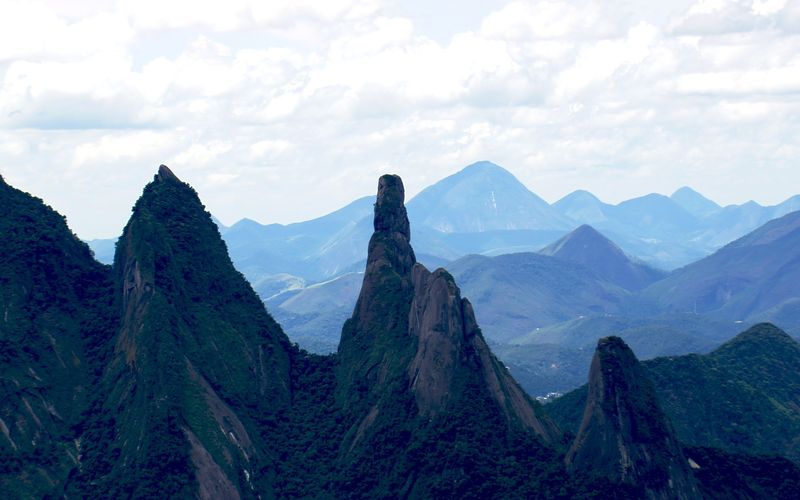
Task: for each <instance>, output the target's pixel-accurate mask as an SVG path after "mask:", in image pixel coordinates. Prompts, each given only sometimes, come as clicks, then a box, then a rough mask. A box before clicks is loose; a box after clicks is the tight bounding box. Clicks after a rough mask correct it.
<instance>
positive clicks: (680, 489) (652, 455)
mask: <svg viewBox="0 0 800 500" xmlns="http://www.w3.org/2000/svg"><path fill="white" fill-rule="evenodd" d="M566 462H567V467H568V468H569V469H570V471H571V472H573V473H576V474H586V475H590V476H594V477H597V478H607V479H610V480H611V481H612V482H619V483H621V484H624V485H629V486H630V487H631V490H632V491H636V490H638V492H637V494H636V495H635V496H637V497H646V498H663V499H669V498H680V499H691V498H697V497H699V492H698V490H697V484H696V482H695V479H694V476H693V475H692V472H691V470H690V469H689V463H688V462H687V460H686V457H684V455H683V451H682V450H681V447H680V445H679V444H678V441H677V439H676V438H675V435H674V432H673V431H672V428H671V426H670V424H669V422H668V420H667V418H666V416H665V415H664V413H663V411H662V410H661V408H660V407H659V405H658V401H657V398H656V393H655V390H654V389H653V386H652V384H651V383H650V381H649V380H648V379H647V376H646V375H645V373H644V370H642V367H641V366H640V365H639V362H638V361H637V359H636V356H634V354H633V351H631V350H630V348H629V347H628V346H627V345H625V343H624V342H623V341H622V339H620V338H619V337H606V338H603V339H600V341H599V342H598V343H597V350H596V351H595V355H594V358H593V359H592V367H591V370H590V372H589V385H588V395H587V398H586V407H585V409H584V413H583V419H582V421H581V425H580V428H579V430H578V434H577V436H576V437H575V441H574V442H573V444H572V446H571V447H570V449H569V451H568V452H567V456H566Z"/></svg>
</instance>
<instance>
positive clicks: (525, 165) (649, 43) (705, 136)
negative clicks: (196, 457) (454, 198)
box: [0, 0, 800, 239]
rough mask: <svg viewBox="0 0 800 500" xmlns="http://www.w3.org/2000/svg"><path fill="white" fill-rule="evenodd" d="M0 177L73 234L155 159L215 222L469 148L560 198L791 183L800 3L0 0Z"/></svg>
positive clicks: (455, 162) (439, 168)
mask: <svg viewBox="0 0 800 500" xmlns="http://www.w3.org/2000/svg"><path fill="white" fill-rule="evenodd" d="M0 12H1V13H2V15H0V174H2V175H3V177H4V178H5V180H6V181H7V182H9V183H10V184H12V185H14V186H16V187H18V188H20V189H23V190H25V191H28V192H30V193H32V194H34V195H36V196H38V197H41V198H43V199H44V200H45V201H46V202H47V203H48V204H50V205H51V206H53V207H54V208H55V209H56V210H58V211H59V212H61V213H62V214H64V215H66V216H67V219H68V221H69V224H70V226H71V228H72V229H73V231H75V232H76V233H77V234H78V235H79V236H80V237H82V238H85V239H92V238H101V237H102V238H107V237H113V236H116V235H118V234H119V233H120V232H121V230H122V227H123V226H124V224H125V222H126V220H127V218H128V217H129V215H130V208H131V206H132V205H133V203H134V202H135V200H136V199H137V198H138V196H139V195H140V194H141V190H142V188H143V186H144V185H145V184H146V183H147V182H148V181H150V180H151V179H152V176H153V175H154V174H155V172H156V170H157V168H158V165H160V164H162V163H164V164H167V165H168V166H169V167H170V168H171V169H172V170H173V171H174V172H175V173H176V174H177V175H178V176H179V177H180V178H181V179H183V180H185V181H187V182H189V183H190V184H192V186H193V187H194V188H195V189H196V190H197V191H198V192H199V194H200V196H201V199H202V200H203V202H204V203H205V204H206V207H207V208H208V209H209V210H210V211H211V212H212V213H213V214H214V215H216V216H217V217H218V218H220V219H221V220H222V222H224V223H226V224H231V223H233V222H235V221H236V220H238V219H241V218H243V217H248V218H251V219H254V220H257V221H260V222H263V223H270V222H281V223H287V222H293V221H300V220H306V219H309V218H312V217H315V216H319V215H322V214H325V213H327V212H330V211H332V210H334V209H336V208H339V207H341V206H343V205H345V204H346V203H348V202H350V201H352V200H354V199H355V198H357V197H360V196H364V195H368V194H373V193H374V192H375V189H376V184H377V178H378V177H379V176H380V175H381V174H383V173H397V174H399V175H401V176H402V177H403V179H404V183H405V185H406V192H407V197H410V196H413V195H414V194H415V193H417V192H419V191H420V190H421V189H423V188H424V187H426V186H428V185H430V184H432V183H434V182H435V181H437V180H439V179H441V178H443V177H445V176H447V175H450V174H452V173H455V172H456V171H458V170H460V169H461V168H463V167H464V166H466V165H468V164H470V163H473V162H475V161H479V160H490V161H493V162H495V163H498V164H500V165H502V166H503V167H505V168H506V169H508V170H509V171H511V172H512V173H513V174H514V175H516V176H517V177H518V178H519V179H520V180H521V181H522V182H523V183H525V184H526V185H527V186H528V187H529V188H530V189H531V190H533V191H534V192H536V193H537V194H539V195H540V196H542V197H543V198H544V199H546V200H548V201H550V202H554V201H556V200H558V199H559V198H560V197H562V196H564V195H566V194H568V193H570V192H572V191H574V190H576V189H587V190H590V191H592V192H593V193H595V194H596V195H598V196H599V197H600V198H601V199H602V200H603V201H606V202H611V203H616V202H619V201H622V200H624V199H628V198H631V197H635V196H640V195H643V194H646V193H650V192H661V193H665V194H669V193H671V192H672V191H674V190H675V189H677V188H679V187H681V186H683V185H689V186H692V187H693V188H695V189H697V190H698V191H700V192H702V193H703V194H705V195H706V196H708V197H710V198H712V199H714V200H715V201H717V202H719V203H721V204H729V203H741V202H744V201H747V200H749V199H754V200H756V201H758V202H760V203H763V204H775V203H779V202H780V201H783V200H784V199H786V198H788V197H790V196H791V195H794V194H797V193H798V192H800V0H756V1H752V0H748V1H731V0H710V1H708V0H701V1H692V0H670V1H655V0H574V1H569V2H562V1H551V0H547V1H536V0H530V1H526V0H514V1H478V0H460V1H436V2H431V1H429V0H428V1H423V0H407V1H400V0H321V1H317V0H270V1H268V2H266V1H263V0H262V1H255V0H253V1H251V0H225V1H208V0H120V1H117V2H114V1H97V0H92V1H65V0H59V1H36V0H24V1H8V0H0Z"/></svg>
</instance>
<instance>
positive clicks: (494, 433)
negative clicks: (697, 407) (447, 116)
mask: <svg viewBox="0 0 800 500" xmlns="http://www.w3.org/2000/svg"><path fill="white" fill-rule="evenodd" d="M403 198H404V191H403V185H402V181H401V180H400V178H399V177H397V176H390V175H387V176H383V177H381V179H380V181H379V184H378V196H377V201H376V204H375V219H374V228H375V233H374V234H373V236H372V238H371V240H370V244H369V254H368V259H367V268H366V272H365V275H364V282H363V285H362V289H361V294H360V296H359V299H358V302H357V304H356V307H355V310H354V312H353V317H352V318H351V319H349V320H348V321H347V323H346V324H345V326H344V329H343V331H342V341H341V344H340V347H339V360H340V364H339V367H338V372H337V375H338V377H337V378H338V382H337V394H338V400H339V402H340V404H341V405H342V406H343V408H344V409H345V415H346V418H347V419H349V420H348V421H349V422H350V427H349V429H348V430H347V432H346V434H345V437H344V439H343V442H342V446H341V448H340V463H341V464H342V468H343V478H344V479H343V481H342V482H341V484H340V486H341V487H343V488H348V490H350V489H352V491H355V492H359V493H362V494H365V495H366V494H380V492H388V491H396V492H397V491H399V492H403V493H402V494H405V495H411V496H429V495H435V494H436V492H437V491H439V490H438V489H439V488H444V487H445V484H448V485H449V487H450V488H451V489H454V490H459V489H461V488H463V489H464V490H465V491H466V490H473V491H474V490H475V489H476V488H477V489H482V488H483V489H485V491H486V492H490V491H492V488H495V489H496V488H500V487H502V486H501V485H502V484H503V482H504V481H507V482H509V483H510V482H512V481H513V480H517V481H520V480H521V477H522V470H523V469H524V468H525V467H530V468H531V469H535V468H536V467H541V465H542V464H541V461H540V462H537V464H533V463H532V462H536V461H537V460H540V459H541V458H542V457H541V456H539V455H540V454H544V455H548V454H551V453H552V451H551V450H550V449H549V448H547V447H546V446H545V445H544V443H552V442H554V441H555V440H556V439H557V437H556V436H557V434H558V432H557V430H556V429H555V426H554V425H553V424H552V423H551V422H550V420H549V419H548V418H547V417H545V416H544V415H543V414H542V413H541V410H540V407H539V405H538V404H536V403H535V402H533V401H531V400H530V399H529V398H528V397H527V396H526V395H525V394H524V393H523V391H522V390H521V389H520V388H519V386H518V385H517V384H516V382H515V381H514V380H513V379H512V378H511V376H510V375H509V374H508V371H507V370H506V369H505V367H504V366H503V365H502V364H500V363H499V362H498V361H497V359H496V358H495V357H494V355H492V353H491V351H490V350H489V348H488V346H487V345H486V342H485V341H484V339H483V336H482V335H481V332H480V329H479V328H478V325H477V323H476V321H475V316H474V313H473V311H472V307H471V305H470V304H469V302H468V301H467V300H466V299H463V298H462V297H461V294H460V292H459V290H458V288H457V287H456V285H455V282H454V281H453V278H452V277H451V276H450V275H449V274H448V273H447V272H446V271H444V270H442V269H439V270H436V271H434V272H433V273H431V272H429V271H428V270H427V269H425V267H424V266H422V265H421V264H419V263H417V262H416V259H415V256H414V252H413V250H412V248H411V244H410V229H409V223H408V218H407V216H406V210H405V207H404V205H403ZM523 449H524V450H526V451H525V453H527V455H525V453H523V451H522V450H523ZM498 450H505V451H504V452H503V453H501V454H502V455H503V456H504V457H505V459H506V460H507V462H508V463H509V467H508V468H507V470H505V471H502V472H500V473H495V474H494V475H488V474H486V472H487V471H488V470H489V469H490V468H493V469H494V470H496V471H499V469H500V467H498V465H499V464H498V462H499V461H501V460H502V459H503V457H501V456H500V455H501V454H500V453H497V451H498ZM528 472H530V471H528ZM504 474H507V476H506V477H504ZM365 478H367V479H366V480H365ZM496 491H499V490H496Z"/></svg>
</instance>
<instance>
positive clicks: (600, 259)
mask: <svg viewBox="0 0 800 500" xmlns="http://www.w3.org/2000/svg"><path fill="white" fill-rule="evenodd" d="M539 253H541V254H542V255H549V256H551V257H556V258H558V259H561V260H566V261H569V262H576V263H578V264H581V265H583V266H585V267H586V268H588V269H591V270H592V271H594V272H595V273H596V274H597V275H598V276H600V277H601V278H603V279H605V280H606V281H608V282H609V283H613V284H615V285H617V286H620V287H622V288H625V289H627V290H631V291H634V290H640V289H642V288H644V287H646V286H647V285H650V284H651V283H654V282H656V281H658V280H659V279H661V278H663V277H664V276H666V273H665V272H662V271H659V270H657V269H653V268H652V267H650V266H648V265H646V264H643V263H640V262H637V261H635V260H633V259H631V258H630V257H628V256H627V255H625V252H623V251H622V249H621V248H619V247H618V246H617V245H616V244H615V243H614V242H613V241H611V240H609V239H608V238H606V237H605V236H603V235H602V234H600V232H598V231H597V230H596V229H594V228H593V227H592V226H589V225H586V224H584V225H582V226H580V227H579V228H577V229H575V230H574V231H572V232H571V233H569V234H567V235H566V236H564V237H563V238H561V239H560V240H558V241H556V242H555V243H553V244H551V245H548V246H546V247H545V248H543V249H542V250H540V251H539Z"/></svg>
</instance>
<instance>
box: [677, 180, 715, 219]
mask: <svg viewBox="0 0 800 500" xmlns="http://www.w3.org/2000/svg"><path fill="white" fill-rule="evenodd" d="M670 199H671V200H672V201H674V202H675V203H677V204H678V205H680V207H681V208H683V209H684V210H686V211H687V212H689V213H690V214H692V215H694V216H695V217H705V216H706V215H711V214H713V213H714V212H717V211H719V210H720V209H721V208H722V207H720V206H719V205H717V204H716V203H715V202H713V201H711V200H709V199H708V198H706V197H705V196H703V195H702V194H700V193H698V192H697V191H695V190H694V189H692V188H690V187H688V186H684V187H682V188H680V189H678V190H677V191H675V192H674V193H672V196H670Z"/></svg>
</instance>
